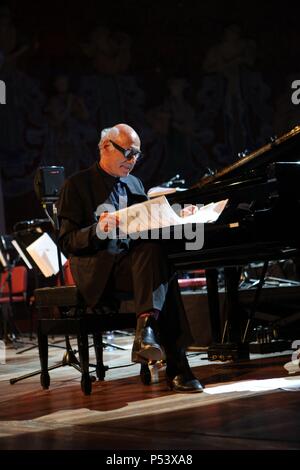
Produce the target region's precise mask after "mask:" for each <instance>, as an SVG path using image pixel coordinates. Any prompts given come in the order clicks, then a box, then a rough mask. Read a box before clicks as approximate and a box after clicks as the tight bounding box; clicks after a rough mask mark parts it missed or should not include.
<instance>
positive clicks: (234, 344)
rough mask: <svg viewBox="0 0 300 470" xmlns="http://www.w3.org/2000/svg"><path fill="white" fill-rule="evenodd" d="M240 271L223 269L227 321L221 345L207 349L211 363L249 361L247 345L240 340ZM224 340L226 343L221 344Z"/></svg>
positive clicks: (217, 344) (213, 345)
mask: <svg viewBox="0 0 300 470" xmlns="http://www.w3.org/2000/svg"><path fill="white" fill-rule="evenodd" d="M240 274H241V270H240V268H236V267H228V268H225V269H224V276H225V285H226V306H227V321H226V324H225V327H226V332H224V334H223V335H222V343H213V344H212V345H211V346H210V347H209V349H208V359H209V360H212V361H216V360H217V361H239V360H242V359H249V345H248V343H243V342H242V339H241V335H242V328H241V315H240V308H239V299H238V294H239V293H238V287H239V280H240ZM225 338H226V342H223V341H224V339H225Z"/></svg>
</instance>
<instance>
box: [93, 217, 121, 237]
mask: <svg viewBox="0 0 300 470" xmlns="http://www.w3.org/2000/svg"><path fill="white" fill-rule="evenodd" d="M119 223H120V220H119V216H118V215H115V214H112V213H110V212H102V214H100V217H99V221H98V225H99V229H100V230H101V232H106V233H108V232H111V231H112V230H114V229H115V228H116V227H117V226H118V225H119Z"/></svg>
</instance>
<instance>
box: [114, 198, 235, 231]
mask: <svg viewBox="0 0 300 470" xmlns="http://www.w3.org/2000/svg"><path fill="white" fill-rule="evenodd" d="M227 201H228V199H224V200H222V201H218V202H211V203H210V204H207V205H206V206H202V207H201V208H200V209H199V210H198V211H197V212H196V213H195V214H192V215H190V216H188V217H180V216H179V215H177V214H176V212H175V211H174V210H173V209H172V207H171V206H170V204H169V202H168V201H167V199H166V197H165V196H161V197H157V198H154V199H150V200H148V201H146V202H143V203H140V204H134V205H133V206H130V207H127V208H126V209H121V210H119V211H117V212H115V214H116V215H118V216H119V221H120V223H119V228H120V231H121V232H122V233H123V234H127V235H130V234H132V233H139V232H143V231H147V230H155V229H159V228H164V227H171V226H177V225H185V224H205V223H211V222H215V221H216V220H217V219H218V217H219V216H220V214H221V213H222V212H223V210H224V208H225V206H226V204H227Z"/></svg>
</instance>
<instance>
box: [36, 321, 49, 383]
mask: <svg viewBox="0 0 300 470" xmlns="http://www.w3.org/2000/svg"><path fill="white" fill-rule="evenodd" d="M38 346H39V356H40V363H41V378H40V380H41V386H42V387H43V389H45V390H47V389H48V388H49V385H50V375H49V373H48V336H47V335H45V334H44V333H43V332H42V328H41V324H40V322H39V324H38Z"/></svg>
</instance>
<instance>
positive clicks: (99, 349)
mask: <svg viewBox="0 0 300 470" xmlns="http://www.w3.org/2000/svg"><path fill="white" fill-rule="evenodd" d="M93 340H94V349H95V355H96V375H97V378H98V380H104V378H105V372H106V371H107V369H108V367H106V366H105V365H104V363H103V344H102V333H101V332H99V333H94V334H93Z"/></svg>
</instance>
